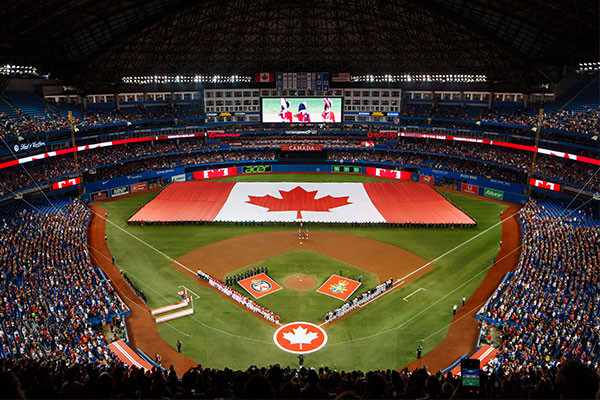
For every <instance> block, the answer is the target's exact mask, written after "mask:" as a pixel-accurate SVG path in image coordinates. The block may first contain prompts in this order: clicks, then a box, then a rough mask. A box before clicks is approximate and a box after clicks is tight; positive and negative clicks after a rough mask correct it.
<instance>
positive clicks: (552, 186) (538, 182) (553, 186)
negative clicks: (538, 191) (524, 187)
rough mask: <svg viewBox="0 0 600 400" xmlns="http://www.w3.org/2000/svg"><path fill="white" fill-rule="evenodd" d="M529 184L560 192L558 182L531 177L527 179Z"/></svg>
mask: <svg viewBox="0 0 600 400" xmlns="http://www.w3.org/2000/svg"><path fill="white" fill-rule="evenodd" d="M529 184H530V185H531V186H535V187H539V188H542V189H548V190H552V191H555V192H560V185H559V184H558V183H553V182H547V181H542V180H540V179H534V178H531V179H529Z"/></svg>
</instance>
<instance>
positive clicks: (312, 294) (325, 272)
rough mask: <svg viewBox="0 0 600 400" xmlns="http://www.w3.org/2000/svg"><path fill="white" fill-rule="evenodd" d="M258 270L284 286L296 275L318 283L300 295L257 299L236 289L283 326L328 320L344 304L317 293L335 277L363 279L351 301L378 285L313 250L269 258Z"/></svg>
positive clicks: (279, 294)
mask: <svg viewBox="0 0 600 400" xmlns="http://www.w3.org/2000/svg"><path fill="white" fill-rule="evenodd" d="M254 266H256V267H257V268H258V267H269V277H270V278H272V279H274V280H275V282H277V283H278V284H280V285H281V286H284V282H285V280H286V279H287V278H290V277H292V276H295V275H309V276H312V277H313V278H315V279H316V280H317V285H316V286H315V287H314V288H313V289H310V290H306V291H298V290H290V289H286V288H285V286H284V289H282V290H279V291H277V292H275V293H272V294H269V295H267V296H264V297H261V298H260V299H258V300H256V299H254V298H253V297H252V296H251V295H250V294H249V293H248V292H246V290H245V289H244V288H243V287H241V286H240V285H238V284H235V285H234V286H235V287H234V289H235V290H237V291H238V292H240V293H242V294H244V295H246V296H247V297H249V298H251V299H253V300H254V301H255V302H256V303H258V304H260V305H262V306H264V307H267V308H268V309H269V310H271V311H273V312H274V313H275V314H279V317H280V318H281V321H282V322H284V323H288V322H294V321H305V322H312V323H313V324H320V323H321V322H323V321H324V320H325V314H326V313H328V312H329V311H332V310H334V309H335V308H337V307H340V306H341V305H342V304H344V302H343V301H341V300H339V299H336V298H333V297H330V296H326V295H324V294H322V293H318V292H317V289H318V288H319V286H321V285H322V284H323V283H324V282H325V281H327V279H329V277H330V276H331V275H333V274H339V273H340V270H341V271H342V272H343V275H342V276H345V277H348V278H350V279H354V280H356V277H357V276H358V275H362V276H363V280H362V284H361V285H360V286H359V287H358V289H356V291H355V292H354V294H353V295H352V296H351V297H350V298H348V301H350V300H352V299H353V298H354V297H356V296H357V295H359V294H362V293H365V292H366V291H367V290H369V289H372V288H374V287H375V286H377V285H379V279H378V278H377V275H375V274H373V273H371V272H367V271H364V270H362V269H360V268H357V267H354V266H352V265H348V264H344V263H342V262H341V261H337V260H334V259H333V258H330V257H327V256H325V255H323V254H320V253H317V252H315V251H312V250H291V251H287V252H285V253H283V254H278V255H276V256H274V257H271V258H267V259H265V260H262V261H260V262H257V263H256V264H254ZM249 269H251V266H247V267H244V268H240V269H239V270H235V271H232V272H231V273H230V274H229V275H235V274H237V273H238V272H244V271H248V270H249Z"/></svg>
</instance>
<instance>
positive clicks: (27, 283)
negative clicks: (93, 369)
mask: <svg viewBox="0 0 600 400" xmlns="http://www.w3.org/2000/svg"><path fill="white" fill-rule="evenodd" d="M89 218H90V211H89V209H88V208H87V207H86V206H85V205H84V204H83V203H82V202H81V201H79V200H64V201H63V202H62V203H61V204H55V205H54V206H53V207H49V206H45V208H42V206H39V207H37V206H34V207H30V206H23V207H21V208H20V209H18V210H12V211H3V212H2V213H1V214H0V265H1V266H2V268H1V269H0V287H1V288H2V289H1V295H0V345H1V347H0V353H1V355H2V356H3V357H9V358H17V357H18V358H24V359H44V360H48V359H64V360H68V362H88V361H89V362H96V363H101V362H108V361H110V360H111V355H110V353H109V352H108V350H107V349H106V344H107V343H106V339H105V338H104V336H103V335H102V334H101V333H100V331H99V329H94V327H97V326H101V324H102V323H103V322H108V321H110V320H112V318H113V316H115V315H119V314H120V313H123V312H125V311H126V307H125V305H124V303H122V302H121V300H120V299H119V298H118V296H117V295H116V293H115V291H114V289H113V288H112V287H111V286H110V284H109V283H108V282H107V281H105V280H103V279H102V278H101V277H100V276H99V275H98V274H97V272H96V270H95V269H94V268H93V266H92V264H91V263H90V260H89V254H88V251H87V246H86V237H87V227H88V222H89Z"/></svg>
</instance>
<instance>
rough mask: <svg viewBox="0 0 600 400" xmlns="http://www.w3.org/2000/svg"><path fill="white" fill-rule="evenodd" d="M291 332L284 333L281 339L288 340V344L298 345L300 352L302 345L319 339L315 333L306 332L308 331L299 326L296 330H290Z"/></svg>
mask: <svg viewBox="0 0 600 400" xmlns="http://www.w3.org/2000/svg"><path fill="white" fill-rule="evenodd" d="M292 331H293V332H294V333H292V332H284V333H283V338H284V339H285V340H289V341H290V344H299V345H300V350H302V345H303V344H310V342H312V341H313V340H315V339H316V338H318V337H319V335H318V334H317V333H316V332H308V329H306V328H303V327H301V326H299V327H297V328H296V329H292Z"/></svg>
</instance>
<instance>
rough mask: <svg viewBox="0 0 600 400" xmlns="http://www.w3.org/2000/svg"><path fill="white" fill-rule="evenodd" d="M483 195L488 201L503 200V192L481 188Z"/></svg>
mask: <svg viewBox="0 0 600 400" xmlns="http://www.w3.org/2000/svg"><path fill="white" fill-rule="evenodd" d="M483 195H484V196H485V197H489V198H490V199H496V200H503V199H504V192H503V191H502V190H497V189H490V188H483Z"/></svg>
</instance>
